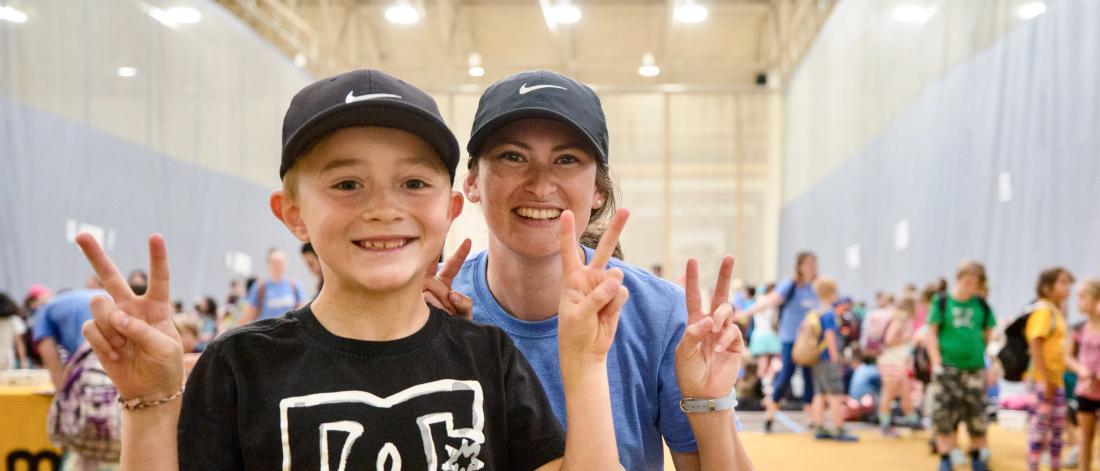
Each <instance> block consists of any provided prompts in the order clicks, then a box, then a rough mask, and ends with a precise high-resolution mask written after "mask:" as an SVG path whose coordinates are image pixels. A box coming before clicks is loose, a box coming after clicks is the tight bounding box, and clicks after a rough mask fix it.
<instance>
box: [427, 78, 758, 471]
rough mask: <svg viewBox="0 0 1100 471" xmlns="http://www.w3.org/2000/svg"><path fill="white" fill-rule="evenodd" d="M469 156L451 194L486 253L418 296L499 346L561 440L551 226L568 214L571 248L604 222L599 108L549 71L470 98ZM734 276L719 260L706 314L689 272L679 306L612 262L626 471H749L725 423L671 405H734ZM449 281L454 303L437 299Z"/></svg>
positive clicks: (667, 288)
mask: <svg viewBox="0 0 1100 471" xmlns="http://www.w3.org/2000/svg"><path fill="white" fill-rule="evenodd" d="M467 150H468V151H469V153H470V162H469V169H470V172H469V174H468V175H467V176H466V178H465V180H464V182H463V188H464V190H465V191H464V192H465V194H466V197H467V200H469V201H470V202H471V203H475V204H480V205H481V207H482V211H483V213H484V215H485V220H486V224H487V226H488V229H489V244H488V245H489V246H488V250H487V251H485V252H481V253H478V254H475V255H474V256H473V257H472V258H470V259H468V260H466V261H465V263H462V265H461V269H459V265H458V264H459V263H461V261H462V259H464V258H465V253H466V252H467V251H468V250H469V248H468V247H469V245H468V244H466V243H464V244H463V245H462V247H461V248H460V249H459V251H458V253H456V254H455V256H454V257H452V259H451V260H450V261H449V262H448V263H447V264H445V265H444V267H443V268H442V269H441V271H440V273H439V275H438V276H436V277H433V278H434V279H435V281H434V282H433V283H430V284H429V292H428V293H426V296H427V297H428V298H429V299H431V300H432V301H433V302H435V303H437V304H440V305H442V307H445V308H448V309H449V310H451V311H452V312H456V311H457V312H460V313H461V312H463V311H466V309H467V308H469V306H470V303H471V302H472V305H473V316H474V319H475V320H477V321H479V322H485V323H490V324H495V325H497V326H500V327H501V328H502V329H503V330H504V331H505V332H507V333H508V334H509V335H510V337H512V340H513V341H514V342H515V343H516V346H517V347H518V348H519V349H520V350H521V351H522V352H523V354H524V356H525V357H526V358H527V360H528V362H530V364H531V365H532V367H533V368H534V370H535V372H536V373H537V374H538V375H539V379H540V380H541V382H542V385H543V388H544V389H545V390H546V392H547V396H548V397H549V398H550V402H551V406H552V408H553V410H554V413H555V414H556V415H557V416H558V418H559V419H560V420H561V421H562V423H563V424H564V425H566V426H567V427H568V424H566V423H565V416H564V412H565V407H564V406H565V403H564V399H563V391H562V381H561V375H560V372H559V368H560V367H559V364H558V345H557V318H556V315H557V311H558V303H559V293H560V292H561V286H562V284H563V276H562V265H561V262H560V258H561V257H560V253H561V244H560V239H559V229H560V228H559V223H560V220H559V218H561V215H562V213H563V211H565V210H570V211H572V213H573V214H575V215H576V223H575V224H574V232H576V233H577V234H581V233H583V232H585V230H586V228H588V227H590V226H599V225H600V221H602V220H603V219H604V218H605V217H606V216H607V215H610V214H612V213H614V212H615V211H614V207H615V188H614V183H613V182H612V180H611V176H610V169H609V167H608V138H607V125H606V122H605V120H604V116H603V110H602V108H601V106H600V101H599V98H598V97H597V96H596V94H595V93H594V92H593V91H592V90H591V89H590V88H588V87H587V86H585V85H583V84H581V83H579V82H577V81H575V80H573V79H570V78H568V77H564V76H562V75H559V74H556V73H553V72H549V71H534V72H524V73H520V74H516V75H513V76H510V77H507V78H505V79H503V80H500V81H498V82H497V83H495V84H493V85H492V86H490V87H489V88H488V89H487V90H486V91H485V93H484V94H483V95H482V97H481V100H480V102H479V105H478V110H477V114H476V115H475V117H474V127H473V132H472V133H471V138H470V142H469V144H468V146H467ZM617 217H625V212H623V214H622V216H617ZM578 253H580V254H582V255H583V256H584V259H585V260H588V259H590V258H591V257H592V253H593V252H592V250H590V249H588V248H582V247H578ZM732 263H733V262H732V259H729V258H728V257H727V260H725V261H724V262H723V264H722V266H723V268H722V271H721V272H720V275H719V283H718V286H717V287H716V290H715V295H714V296H713V297H712V304H711V307H710V310H708V311H705V312H704V311H703V309H702V308H701V307H700V306H699V304H700V302H699V299H700V297H699V296H698V290H697V287H698V273H697V268H696V267H695V265H694V263H693V262H689V265H688V274H687V277H688V283H687V284H688V293H689V294H693V296H691V297H690V298H688V299H685V295H684V291H682V290H680V289H679V288H677V287H675V286H674V285H672V284H670V283H668V282H666V281H664V280H662V279H659V278H657V277H655V276H653V275H651V274H649V273H648V272H647V271H645V270H643V269H641V268H639V267H635V266H632V265H627V264H625V263H623V262H622V261H621V260H616V259H612V261H611V262H610V265H611V266H614V267H618V268H620V269H621V270H622V271H623V273H624V279H623V285H624V286H626V287H627V289H628V290H629V292H630V298H629V300H628V301H627V303H626V305H625V306H623V308H622V311H621V312H622V315H621V317H620V322H619V326H618V331H617V333H616V335H615V340H614V344H613V346H612V348H611V352H610V353H609V357H608V360H607V363H608V379H609V382H610V386H611V397H613V398H615V400H614V401H613V404H612V409H613V417H614V422H615V429H616V430H615V432H616V441H617V445H618V448H619V457H620V460H621V461H622V465H623V466H624V467H625V468H626V469H629V470H635V469H661V468H662V466H663V463H664V457H663V450H662V446H661V441H662V438H663V439H664V440H665V441H666V442H667V443H668V445H669V448H670V449H671V450H672V456H673V461H674V462H675V464H676V466H677V468H678V469H698V467H699V466H700V462H702V463H705V464H708V465H716V466H719V467H721V466H724V468H722V469H731V468H735V469H750V468H751V466H752V465H751V463H749V462H748V459H747V457H746V455H745V453H744V449H743V448H742V447H741V445H740V441H739V439H738V438H737V435H736V431H735V430H734V427H733V419H732V417H731V414H730V411H729V410H725V411H714V412H703V413H695V412H692V413H688V414H685V413H684V412H682V411H681V404H680V401H681V391H683V397H684V398H690V397H696V398H707V399H720V400H719V401H718V402H723V400H725V398H727V397H728V398H732V396H731V395H730V392H731V390H732V388H733V385H734V382H735V378H736V374H737V370H738V368H739V365H740V355H741V353H742V351H743V350H744V344H743V342H742V341H741V340H740V333H739V331H738V329H737V328H736V327H731V326H728V325H727V324H728V323H729V320H730V318H731V317H732V309H730V308H729V307H728V305H726V303H725V299H726V298H727V297H728V287H729V275H730V271H731V270H732ZM452 279H453V283H454V292H452V291H450V288H449V286H448V285H450V283H451V281H452ZM458 293H462V294H463V295H465V296H468V298H464V297H463V296H460V295H458ZM687 321H690V322H691V327H687V325H688V324H687ZM708 326H710V327H708ZM685 329H686V330H685ZM703 337H706V338H703ZM681 338H683V342H681ZM700 342H702V343H700ZM711 342H714V343H711ZM727 344H728V347H725V346H723V345H727ZM703 345H706V347H705V348H704V347H703ZM716 348H717V349H718V350H721V351H716V350H715V349H716ZM731 403H732V402H731ZM697 450H698V451H697Z"/></svg>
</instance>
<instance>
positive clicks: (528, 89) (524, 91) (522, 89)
mask: <svg viewBox="0 0 1100 471" xmlns="http://www.w3.org/2000/svg"><path fill="white" fill-rule="evenodd" d="M540 88H560V89H562V90H567V89H566V88H565V87H559V86H557V85H535V86H533V87H528V86H527V84H526V83H525V84H523V85H522V86H521V87H519V94H520V95H526V94H528V93H531V92H533V91H535V90H538V89H540Z"/></svg>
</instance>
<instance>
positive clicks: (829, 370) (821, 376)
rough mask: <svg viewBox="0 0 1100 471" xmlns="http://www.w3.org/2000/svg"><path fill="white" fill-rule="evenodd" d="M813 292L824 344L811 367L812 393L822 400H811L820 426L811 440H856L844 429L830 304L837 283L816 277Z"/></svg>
mask: <svg viewBox="0 0 1100 471" xmlns="http://www.w3.org/2000/svg"><path fill="white" fill-rule="evenodd" d="M813 286H814V293H816V294H817V298H818V300H820V302H821V306H820V307H819V309H820V310H821V311H820V312H821V315H820V322H821V334H820V337H819V339H818V341H819V342H820V344H823V346H824V349H822V352H821V357H820V358H819V359H818V361H817V363H815V364H814V366H813V377H814V380H813V383H814V394H815V395H817V396H821V398H817V397H815V398H814V414H813V415H814V423H817V424H819V425H818V428H817V432H816V433H815V434H814V437H815V438H817V439H833V440H838V441H842V442H855V441H859V439H858V438H856V437H855V436H853V435H851V434H849V433H848V432H847V431H846V430H845V429H844V419H845V416H846V414H845V409H844V398H845V394H844V380H843V377H842V373H841V370H840V369H841V367H842V365H843V362H844V357H842V356H841V355H840V339H839V326H838V325H837V316H836V313H835V312H834V311H833V303H834V302H835V301H836V300H837V297H838V296H837V285H836V281H834V280H833V279H831V278H818V279H817V281H815V282H814V285H813ZM825 403H827V404H828V407H829V416H830V418H832V420H833V427H832V429H831V430H830V429H829V428H828V427H826V426H825V417H824V411H823V410H822V409H823V408H824V407H825Z"/></svg>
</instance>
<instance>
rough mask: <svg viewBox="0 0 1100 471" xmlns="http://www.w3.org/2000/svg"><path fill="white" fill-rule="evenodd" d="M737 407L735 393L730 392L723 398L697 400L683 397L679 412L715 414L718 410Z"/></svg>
mask: <svg viewBox="0 0 1100 471" xmlns="http://www.w3.org/2000/svg"><path fill="white" fill-rule="evenodd" d="M734 407H737V393H736V392H731V393H729V395H727V396H725V397H719V398H715V399H699V398H695V397H685V398H683V399H680V410H682V411H684V412H686V413H692V412H717V411H720V410H726V409H733V408H734Z"/></svg>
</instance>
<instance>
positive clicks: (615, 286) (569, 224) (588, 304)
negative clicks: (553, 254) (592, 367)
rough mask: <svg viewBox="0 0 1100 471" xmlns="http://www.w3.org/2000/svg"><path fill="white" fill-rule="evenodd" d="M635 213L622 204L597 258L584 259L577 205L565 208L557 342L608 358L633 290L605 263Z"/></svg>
mask: <svg viewBox="0 0 1100 471" xmlns="http://www.w3.org/2000/svg"><path fill="white" fill-rule="evenodd" d="M629 217H630V213H629V212H628V211H627V210H626V209H619V210H618V211H617V212H615V216H614V217H612V218H611V224H609V225H608V227H607V230H606V231H605V232H604V233H603V236H602V237H601V238H600V244H599V245H598V246H597V247H596V252H595V253H594V254H593V255H592V260H591V261H590V262H589V263H588V264H587V265H584V264H582V263H581V258H580V256H579V254H578V253H577V237H576V234H575V233H574V232H573V231H574V219H573V212H572V211H563V212H562V213H561V216H560V218H561V263H562V268H563V273H562V293H561V301H560V303H559V304H558V348H559V350H560V351H561V354H562V355H563V356H564V355H565V354H566V353H572V354H581V355H585V354H588V355H592V356H595V357H599V358H600V359H603V358H605V357H606V356H607V351H608V350H610V349H611V341H612V340H614V338H615V329H616V328H617V327H618V325H619V309H620V308H622V307H623V304H624V303H626V299H627V297H628V296H629V293H627V290H626V287H624V286H623V285H622V283H623V272H622V270H620V269H618V268H612V269H610V270H608V269H606V268H605V267H606V266H607V262H608V260H610V259H611V254H612V252H613V251H614V250H615V244H616V243H618V241H619V234H621V233H622V231H623V227H624V226H626V220H627V218H629Z"/></svg>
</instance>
